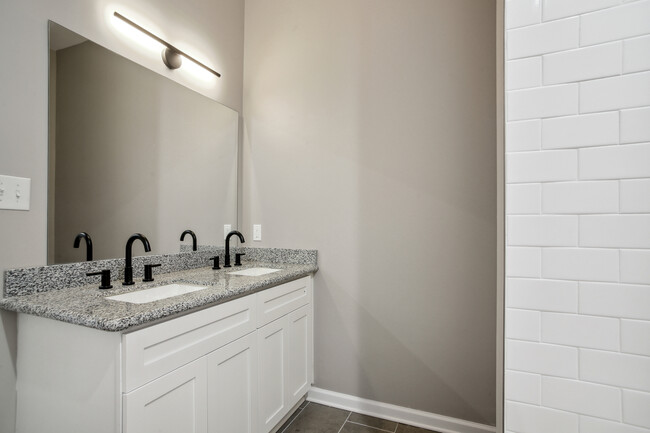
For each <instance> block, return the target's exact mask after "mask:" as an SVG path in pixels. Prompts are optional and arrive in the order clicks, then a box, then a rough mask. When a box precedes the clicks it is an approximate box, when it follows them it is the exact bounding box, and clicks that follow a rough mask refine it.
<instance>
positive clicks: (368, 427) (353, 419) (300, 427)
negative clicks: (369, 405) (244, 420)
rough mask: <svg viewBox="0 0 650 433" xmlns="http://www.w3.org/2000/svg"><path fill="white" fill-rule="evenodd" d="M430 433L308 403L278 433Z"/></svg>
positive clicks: (302, 405)
mask: <svg viewBox="0 0 650 433" xmlns="http://www.w3.org/2000/svg"><path fill="white" fill-rule="evenodd" d="M382 432H389V433H428V432H431V430H425V429H423V428H418V427H413V426H410V425H405V424H399V423H396V422H394V421H388V420H385V419H380V418H375V417H372V416H368V415H361V414H359V413H355V412H350V411H347V410H341V409H336V408H334V407H330V406H324V405H322V404H318V403H310V402H308V401H306V402H304V403H303V404H301V405H300V407H299V408H298V410H296V411H295V412H294V413H293V414H292V415H291V417H290V418H289V419H288V420H287V422H285V423H284V425H283V426H282V427H280V429H279V430H278V431H277V433H382Z"/></svg>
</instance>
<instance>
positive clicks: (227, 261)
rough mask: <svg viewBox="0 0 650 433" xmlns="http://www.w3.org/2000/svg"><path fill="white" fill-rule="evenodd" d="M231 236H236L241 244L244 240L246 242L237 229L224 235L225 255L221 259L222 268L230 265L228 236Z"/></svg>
mask: <svg viewBox="0 0 650 433" xmlns="http://www.w3.org/2000/svg"><path fill="white" fill-rule="evenodd" d="M232 236H237V237H238V238H239V240H240V241H241V243H242V244H243V243H244V242H246V241H244V235H242V234H241V233H240V232H238V231H237V230H233V231H231V232H230V233H228V235H227V236H226V256H225V257H224V259H223V262H224V264H223V267H224V268H229V267H230V238H231V237H232Z"/></svg>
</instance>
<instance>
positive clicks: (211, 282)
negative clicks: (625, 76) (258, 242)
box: [0, 261, 318, 331]
mask: <svg viewBox="0 0 650 433" xmlns="http://www.w3.org/2000/svg"><path fill="white" fill-rule="evenodd" d="M253 267H265V268H274V269H281V270H280V271H278V272H273V273H270V274H266V275H262V276H258V277H249V276H242V275H229V272H233V271H238V270H242V269H247V268H253ZM317 270H318V266H317V265H316V264H289V263H278V262H275V261H274V262H263V261H254V262H244V263H243V266H241V267H232V268H227V269H223V268H222V269H220V270H212V268H211V267H204V268H194V269H188V270H183V271H177V272H170V273H166V274H158V275H156V274H155V271H154V278H155V281H153V282H149V283H143V282H141V281H140V280H141V279H136V283H135V285H133V286H122V284H121V282H120V281H119V280H114V281H113V282H112V284H113V288H112V289H108V290H100V289H99V288H98V286H99V277H97V283H94V284H92V285H84V286H80V287H68V288H64V289H59V290H49V291H42V292H37V293H31V294H25V295H21V296H10V297H5V298H2V299H0V308H3V309H5V310H10V311H16V312H20V313H28V314H34V315H37V316H42V317H47V318H51V319H56V320H60V321H63V322H68V323H73V324H76V325H82V326H87V327H90V328H96V329H101V330H104V331H124V330H127V329H129V328H133V327H138V326H140V325H143V324H146V323H149V322H154V321H157V320H160V319H165V318H171V317H172V316H174V315H176V314H179V313H184V312H189V311H191V310H194V309H200V308H204V307H209V306H213V305H216V304H219V303H222V302H225V301H228V300H231V299H234V298H238V297H241V296H244V295H248V294H251V293H255V292H258V291H260V290H263V289H266V288H269V287H272V286H276V285H278V284H282V283H286V282H288V281H292V280H295V279H298V278H301V277H304V276H306V275H309V274H312V273H314V272H316V271H317ZM170 283H188V284H199V285H206V286H208V288H207V289H204V290H198V291H195V292H192V293H187V294H185V295H179V296H174V297H171V298H167V299H162V300H159V301H153V302H148V303H146V304H132V303H128V302H121V301H115V300H107V299H106V297H109V296H115V295H120V294H123V293H128V292H132V291H136V290H141V289H147V288H152V287H158V286H162V285H165V284H170Z"/></svg>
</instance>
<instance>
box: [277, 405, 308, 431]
mask: <svg viewBox="0 0 650 433" xmlns="http://www.w3.org/2000/svg"><path fill="white" fill-rule="evenodd" d="M309 403H311V402H309V401H307V404H306V405H305V406H304V407H303V408H301V409H300V411H299V412H298V413H297V414H296V416H294V417H293V419H292V420H291V422H290V423H289V424H287V426H286V427H285V428H283V429H282V431H279V432H277V433H284V432H285V431H287V429H288V428H289V426H290V425H291V424H293V422H294V421H295V420H296V418H298V417H299V416H300V414H301V413H302V411H303V410H305V408H307V406H309Z"/></svg>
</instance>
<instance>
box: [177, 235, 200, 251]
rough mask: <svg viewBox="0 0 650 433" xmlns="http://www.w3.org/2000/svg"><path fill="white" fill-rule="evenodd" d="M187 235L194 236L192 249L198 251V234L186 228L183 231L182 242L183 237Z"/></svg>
mask: <svg viewBox="0 0 650 433" xmlns="http://www.w3.org/2000/svg"><path fill="white" fill-rule="evenodd" d="M185 235H190V236H192V251H196V235H195V234H194V232H193V231H192V230H185V231H184V232H183V233H181V242H183V239H185Z"/></svg>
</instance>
